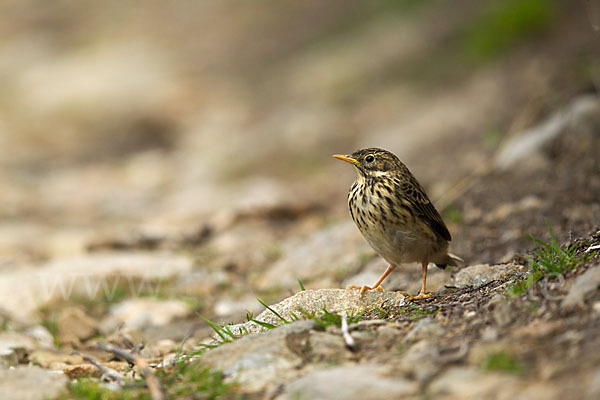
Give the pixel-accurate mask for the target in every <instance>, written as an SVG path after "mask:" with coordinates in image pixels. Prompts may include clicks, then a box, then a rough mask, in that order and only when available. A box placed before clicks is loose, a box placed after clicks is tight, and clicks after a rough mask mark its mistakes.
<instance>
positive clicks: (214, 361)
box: [202, 320, 350, 392]
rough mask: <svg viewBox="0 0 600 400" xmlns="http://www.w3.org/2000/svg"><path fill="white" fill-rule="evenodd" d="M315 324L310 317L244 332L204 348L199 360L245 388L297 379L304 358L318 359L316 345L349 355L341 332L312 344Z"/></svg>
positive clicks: (269, 385)
mask: <svg viewBox="0 0 600 400" xmlns="http://www.w3.org/2000/svg"><path fill="white" fill-rule="evenodd" d="M317 326H318V325H317V324H316V323H315V322H314V321H311V320H307V321H297V322H294V323H293V324H289V325H284V326H282V327H280V328H277V329H273V330H270V331H267V332H264V333H260V334H251V335H247V336H244V337H242V338H240V339H238V340H235V341H233V342H231V343H226V344H223V345H221V346H219V347H217V348H215V349H213V350H209V351H207V352H206V353H204V354H203V355H202V360H203V362H204V363H206V365H208V366H210V367H213V368H217V369H220V370H221V371H223V373H224V374H225V376H226V377H227V379H228V380H230V381H236V382H238V383H240V384H241V385H243V387H244V390H247V391H249V392H254V391H261V390H266V389H268V388H270V387H274V386H276V385H279V384H283V383H285V382H287V381H289V380H291V379H296V378H297V377H298V376H299V374H300V371H299V369H300V368H301V367H302V366H303V365H304V364H305V363H306V362H308V361H309V360H311V359H317V360H318V359H319V358H320V357H319V354H315V353H314V350H313V349H314V348H315V347H317V348H323V347H326V348H327V351H328V354H330V353H331V352H337V353H338V358H339V357H344V356H345V357H349V355H348V353H350V352H349V351H348V350H346V349H345V346H344V342H343V339H342V338H341V336H335V338H336V340H337V343H336V344H335V345H333V346H332V343H331V341H328V342H327V344H328V345H327V346H320V345H316V346H315V344H314V343H313V337H312V334H311V330H313V329H315V328H316V327H317ZM324 334H325V333H324ZM329 336H331V335H329Z"/></svg>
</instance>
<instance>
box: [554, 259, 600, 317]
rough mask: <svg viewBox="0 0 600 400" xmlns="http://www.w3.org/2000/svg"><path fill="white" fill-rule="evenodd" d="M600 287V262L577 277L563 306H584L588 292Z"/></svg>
mask: <svg viewBox="0 0 600 400" xmlns="http://www.w3.org/2000/svg"><path fill="white" fill-rule="evenodd" d="M599 287H600V264H598V265H594V266H593V267H591V268H590V269H588V270H587V271H585V272H584V273H583V274H582V275H579V276H578V277H577V278H575V282H573V285H572V286H571V289H569V293H568V294H567V296H566V297H565V298H564V299H563V301H562V303H561V305H562V306H563V307H574V306H577V305H579V306H582V305H583V303H584V301H585V298H586V296H587V295H588V294H590V293H593V292H594V291H596V290H597V289H598V288H599Z"/></svg>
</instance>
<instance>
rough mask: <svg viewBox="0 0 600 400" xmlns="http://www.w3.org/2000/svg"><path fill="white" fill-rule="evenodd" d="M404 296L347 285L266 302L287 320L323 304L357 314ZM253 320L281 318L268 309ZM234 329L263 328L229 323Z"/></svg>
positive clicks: (397, 302)
mask: <svg viewBox="0 0 600 400" xmlns="http://www.w3.org/2000/svg"><path fill="white" fill-rule="evenodd" d="M405 301H406V297H405V296H404V295H403V294H401V293H396V292H386V291H378V290H370V291H368V292H366V293H365V294H364V296H363V297H360V293H359V291H358V290H348V289H319V290H304V291H301V292H298V293H296V294H295V295H293V296H291V297H288V298H287V299H285V300H283V301H281V302H279V303H277V304H275V305H272V306H270V307H271V308H272V309H273V310H274V311H276V312H277V313H278V314H279V315H281V316H282V317H283V318H286V319H287V320H290V321H291V320H293V319H294V316H293V315H294V314H295V315H296V316H298V317H302V312H301V311H300V310H304V311H305V312H308V313H311V314H313V313H322V312H323V309H324V308H327V311H329V312H335V313H340V312H342V311H345V312H346V313H347V314H348V315H358V314H360V313H364V312H366V311H369V310H371V309H372V308H374V307H375V306H378V305H380V304H382V303H383V302H388V303H389V304H393V305H402V304H404V302H405ZM256 319H257V320H259V321H263V322H267V323H270V324H275V325H281V324H282V321H281V319H280V318H279V317H277V316H276V315H275V314H273V312H271V311H270V310H265V311H263V312H261V313H260V314H259V315H258V316H257V317H256ZM231 328H232V329H233V331H234V332H235V333H240V334H243V333H244V332H245V331H248V332H260V331H262V330H264V328H262V327H261V326H259V325H257V324H256V323H254V322H246V323H243V324H238V325H232V326H231Z"/></svg>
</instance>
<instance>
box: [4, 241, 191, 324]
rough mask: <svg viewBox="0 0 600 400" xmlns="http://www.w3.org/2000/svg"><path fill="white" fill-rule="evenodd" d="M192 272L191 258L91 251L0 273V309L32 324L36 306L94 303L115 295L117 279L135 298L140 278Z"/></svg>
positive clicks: (159, 278)
mask: <svg viewBox="0 0 600 400" xmlns="http://www.w3.org/2000/svg"><path fill="white" fill-rule="evenodd" d="M191 270H192V260H191V259H190V258H188V257H185V256H181V255H175V254H171V253H168V252H152V253H146V252H128V253H94V254H86V255H82V256H78V257H72V258H65V259H59V260H54V261H51V262H48V263H45V264H42V265H39V266H31V267H22V268H18V269H15V270H13V271H5V272H3V274H2V279H1V280H0V307H2V308H3V309H5V310H8V311H9V312H11V314H12V313H14V318H15V319H17V320H21V319H23V320H25V321H31V320H34V319H35V317H36V315H35V312H36V311H37V310H38V308H39V307H40V306H41V305H43V304H45V303H48V302H50V301H52V300H55V299H61V300H69V299H70V298H71V297H72V296H74V295H75V294H78V295H82V296H85V297H86V298H88V299H90V300H91V301H93V300H94V299H96V298H98V297H99V296H111V294H113V295H114V291H112V288H113V283H114V279H117V277H118V278H119V279H120V282H125V283H128V286H127V287H128V288H129V289H130V291H131V295H132V296H136V295H138V294H139V293H138V291H139V290H138V289H139V288H140V283H139V281H140V279H141V280H143V281H144V282H146V283H149V284H153V283H154V282H157V281H162V280H167V279H169V278H171V277H173V276H178V275H183V274H187V273H189V272H190V271H191ZM107 277H108V278H110V279H107ZM146 287H147V285H146ZM152 288H155V289H156V290H158V289H159V287H158V286H156V285H155V286H152ZM12 310H15V311H12ZM16 310H18V312H17V311H16Z"/></svg>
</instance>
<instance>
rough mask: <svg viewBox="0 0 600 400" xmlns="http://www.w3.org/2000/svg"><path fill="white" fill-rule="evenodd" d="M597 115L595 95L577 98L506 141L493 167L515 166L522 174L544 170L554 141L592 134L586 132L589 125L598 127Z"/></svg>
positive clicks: (597, 103)
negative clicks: (566, 137)
mask: <svg viewBox="0 0 600 400" xmlns="http://www.w3.org/2000/svg"><path fill="white" fill-rule="evenodd" d="M598 114H600V102H599V101H598V97H597V96H596V95H585V96H579V97H577V98H576V99H574V100H573V101H572V102H571V103H570V104H569V105H567V106H566V107H565V108H563V109H562V110H559V111H558V112H556V113H554V114H553V115H551V116H550V117H549V118H547V119H546V120H545V121H543V122H541V123H540V124H538V125H536V126H534V127H532V128H530V129H528V130H526V131H525V132H523V133H521V134H520V135H517V136H514V137H512V138H509V139H507V140H506V141H505V142H504V144H503V145H502V147H501V148H500V150H499V151H498V153H497V155H496V157H495V159H494V164H495V166H496V167H497V168H500V169H508V168H511V167H514V166H519V168H520V169H523V170H526V169H531V168H539V167H541V166H544V165H546V164H547V157H548V155H549V150H550V145H551V143H552V142H553V140H554V139H556V138H557V137H558V136H560V135H561V134H565V133H566V132H569V134H570V135H581V134H585V133H587V132H588V131H590V130H593V129H589V125H590V123H592V124H596V125H598V121H597V116H598ZM594 119H596V121H595V122H594Z"/></svg>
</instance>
